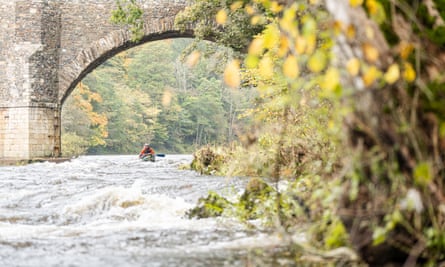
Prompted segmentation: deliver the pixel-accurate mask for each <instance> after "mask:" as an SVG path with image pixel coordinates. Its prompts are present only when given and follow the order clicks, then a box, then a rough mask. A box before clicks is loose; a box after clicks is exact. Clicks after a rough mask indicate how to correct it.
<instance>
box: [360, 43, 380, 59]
mask: <svg viewBox="0 0 445 267" xmlns="http://www.w3.org/2000/svg"><path fill="white" fill-rule="evenodd" d="M362 49H363V53H364V54H365V58H366V60H368V61H369V62H376V61H377V59H378V58H379V51H378V50H377V48H375V47H374V46H372V45H371V44H368V43H366V44H364V45H363V46H362Z"/></svg>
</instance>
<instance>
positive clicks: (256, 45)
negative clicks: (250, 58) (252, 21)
mask: <svg viewBox="0 0 445 267" xmlns="http://www.w3.org/2000/svg"><path fill="white" fill-rule="evenodd" d="M263 48H264V41H263V38H261V37H258V38H255V39H253V41H252V42H251V43H250V45H249V50H248V52H249V54H251V55H260V54H261V53H263Z"/></svg>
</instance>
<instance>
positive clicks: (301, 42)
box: [295, 36, 307, 55]
mask: <svg viewBox="0 0 445 267" xmlns="http://www.w3.org/2000/svg"><path fill="white" fill-rule="evenodd" d="M306 43H307V42H306V39H305V38H304V37H302V36H297V38H295V50H296V51H297V53H298V54H300V55H302V54H304V51H305V50H306Z"/></svg>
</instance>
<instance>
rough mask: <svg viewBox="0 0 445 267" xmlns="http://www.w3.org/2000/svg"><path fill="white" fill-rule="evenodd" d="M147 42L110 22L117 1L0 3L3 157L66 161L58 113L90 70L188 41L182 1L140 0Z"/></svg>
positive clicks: (0, 143) (0, 138)
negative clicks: (162, 44)
mask: <svg viewBox="0 0 445 267" xmlns="http://www.w3.org/2000/svg"><path fill="white" fill-rule="evenodd" d="M139 3H140V4H141V6H142V7H143V8H144V10H145V16H146V18H145V21H146V22H147V23H146V25H144V37H143V39H142V41H140V42H138V43H134V42H131V35H130V33H129V32H128V31H127V30H126V29H123V28H121V27H118V26H116V25H113V24H111V23H110V16H111V11H112V10H114V9H115V7H116V6H115V0H82V1H81V0H22V1H11V0H0V158H1V160H3V161H5V160H9V161H11V160H12V161H18V160H29V159H34V158H42V157H59V156H61V148H60V131H61V130H60V125H61V123H60V122H61V118H60V111H61V108H62V105H63V102H64V100H65V99H66V97H67V96H68V95H69V94H70V93H71V91H72V90H73V89H74V88H75V86H76V85H77V83H78V82H79V81H80V80H82V78H84V77H85V75H86V74H88V73H89V72H90V71H92V70H93V69H94V68H96V67H97V66H98V65H100V64H101V63H103V62H104V61H105V60H107V59H108V58H110V57H112V56H114V55H115V54H117V53H119V52H121V51H123V50H126V49H128V48H131V47H133V46H136V45H139V44H142V43H145V42H149V41H154V40H160V39H165V38H174V37H191V36H192V32H191V31H187V32H183V33H181V32H178V31H177V30H175V29H174V18H175V16H176V14H177V13H178V12H179V11H180V10H182V9H183V8H184V7H185V0H170V1H168V0H150V1H144V0H139Z"/></svg>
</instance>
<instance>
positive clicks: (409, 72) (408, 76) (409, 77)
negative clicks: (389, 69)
mask: <svg viewBox="0 0 445 267" xmlns="http://www.w3.org/2000/svg"><path fill="white" fill-rule="evenodd" d="M403 66H404V71H403V78H404V79H405V80H406V81H407V82H413V81H414V80H415V79H416V71H415V70H414V68H413V66H412V65H411V64H410V63H408V62H405V63H404V64H403Z"/></svg>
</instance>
